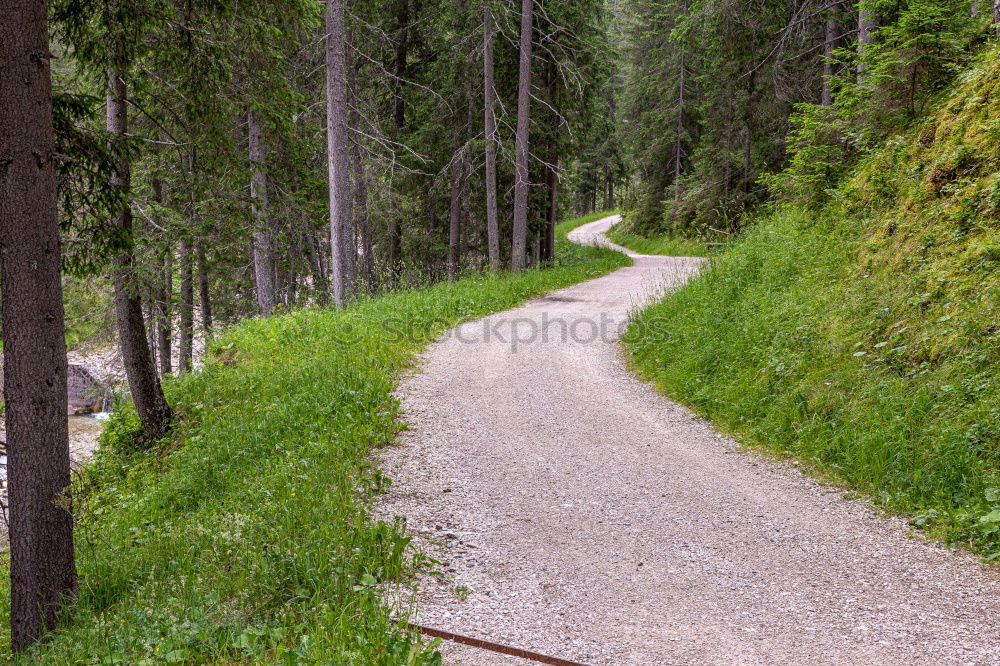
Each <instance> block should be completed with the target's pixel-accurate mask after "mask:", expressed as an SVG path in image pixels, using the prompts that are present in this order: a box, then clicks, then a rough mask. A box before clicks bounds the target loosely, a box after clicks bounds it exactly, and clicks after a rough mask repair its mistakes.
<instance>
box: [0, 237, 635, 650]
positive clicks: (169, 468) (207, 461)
mask: <svg viewBox="0 0 1000 666" xmlns="http://www.w3.org/2000/svg"><path fill="white" fill-rule="evenodd" d="M579 223H580V222H579V221H572V222H568V223H565V224H563V225H560V228H559V232H560V233H559V240H558V246H557V256H558V260H557V263H556V265H555V266H554V267H552V268H548V269H545V270H534V271H529V272H526V273H523V274H520V275H501V276H478V277H469V278H466V279H462V280H460V281H457V282H451V283H445V284H439V285H437V286H435V287H432V288H429V289H422V290H416V291H409V292H399V293H395V294H390V295H388V296H384V297H380V298H377V299H372V300H369V301H365V302H359V303H357V304H356V305H354V306H352V307H351V308H349V309H348V310H346V311H343V312H334V311H317V310H311V311H301V312H296V313H293V314H289V315H286V316H280V317H274V318H271V319H260V320H255V321H251V322H247V323H245V324H243V325H241V326H238V327H236V328H235V329H234V330H232V331H231V332H229V333H227V334H226V335H225V336H224V337H223V338H222V339H220V340H218V341H216V342H215V343H214V345H213V347H212V349H211V353H210V356H209V360H208V362H207V363H206V365H205V367H204V369H203V370H202V371H200V372H197V373H195V374H192V375H188V376H185V377H182V378H179V379H175V380H173V381H170V382H168V383H167V385H166V390H167V392H168V396H169V400H170V403H171V404H172V406H173V408H174V411H175V414H176V425H175V427H174V430H173V432H172V434H171V436H170V437H169V438H168V439H167V440H164V441H162V442H159V443H158V444H157V445H156V446H155V447H154V448H153V450H150V451H143V450H140V449H138V448H137V447H136V446H135V444H134V442H135V441H136V440H135V438H136V436H137V434H138V433H139V427H138V424H137V421H136V417H135V415H134V412H131V411H123V412H121V413H119V414H117V415H116V416H115V417H114V418H113V420H112V421H111V423H110V424H109V426H108V428H107V430H106V431H105V433H104V434H103V436H102V445H101V447H100V449H99V451H98V453H97V455H96V457H95V458H94V459H93V461H92V462H91V463H90V464H89V465H88V466H87V468H86V470H85V472H84V473H83V475H82V477H81V478H79V479H78V480H77V481H76V483H75V485H74V489H73V492H74V495H73V496H74V513H75V515H76V544H77V561H78V566H79V572H80V590H79V595H78V597H77V599H76V600H75V602H73V603H72V605H71V606H70V607H69V608H67V609H66V611H65V613H64V618H63V622H62V624H61V628H60V629H59V630H58V631H57V632H55V633H54V634H53V635H52V636H51V637H49V639H48V640H47V641H45V642H44V643H42V644H40V645H38V646H37V647H36V648H35V649H34V650H33V651H32V652H31V653H30V654H28V655H26V656H24V657H23V658H22V659H21V661H23V662H28V661H32V660H37V661H39V662H44V663H53V664H172V663H173V664H183V663H187V664H193V663H199V664H200V663H218V664H235V663H241V664H242V663H276V664H359V665H364V666H369V665H376V664H386V665H389V664H404V663H405V664H413V665H419V664H433V663H439V662H440V656H439V655H438V653H437V652H436V650H435V649H434V648H435V644H434V643H431V644H429V645H421V644H420V642H419V641H418V639H417V637H416V636H414V635H412V634H410V633H408V632H406V631H405V630H403V629H401V628H400V627H399V625H398V624H397V623H396V622H395V621H394V620H393V618H392V612H393V609H390V608H388V607H386V606H385V604H384V602H383V595H382V594H381V592H380V587H381V586H382V585H383V584H384V583H387V582H390V581H400V580H403V581H405V580H407V578H408V577H409V576H411V575H412V574H413V572H414V571H415V569H416V568H417V567H419V566H421V564H422V561H421V559H420V558H419V557H416V559H414V558H413V556H407V555H406V553H407V552H408V551H407V548H406V547H407V544H408V542H409V537H408V536H407V534H406V530H405V525H404V524H403V523H402V522H400V521H397V522H395V523H392V524H389V523H385V522H378V521H377V520H375V519H374V518H373V517H372V513H371V511H370V508H371V506H370V505H371V502H372V501H373V498H374V497H375V496H377V494H378V493H379V492H380V491H382V490H383V489H384V488H385V487H386V486H387V484H389V483H391V481H390V480H389V479H388V478H386V477H385V476H384V475H383V474H382V473H381V471H379V470H378V469H376V468H375V467H374V466H373V463H372V456H371V455H370V454H371V452H372V450H373V449H374V448H376V447H381V446H386V445H388V444H390V443H392V442H393V440H394V438H395V436H396V434H397V432H398V431H399V430H400V428H401V427H402V425H401V421H400V420H399V416H400V415H399V406H398V403H397V401H396V400H395V398H394V397H393V396H392V391H393V388H394V385H395V381H396V378H397V376H398V375H399V373H400V372H401V371H402V370H404V369H405V368H406V367H407V366H408V365H409V364H410V363H411V362H412V360H413V358H414V354H415V353H416V352H418V351H419V350H420V348H421V347H422V346H423V345H425V344H426V343H428V342H430V341H432V340H433V339H435V338H436V337H437V336H438V335H439V334H440V333H442V332H443V331H444V330H445V329H447V328H448V327H450V326H453V325H455V324H457V323H458V322H461V321H463V320H467V319H471V318H475V317H480V316H484V315H486V314H489V313H492V312H496V311H500V310H504V309H507V308H510V307H513V306H515V305H517V304H518V303H520V302H522V301H523V300H525V299H526V298H528V297H531V296H534V295H537V294H541V293H544V292H547V291H549V290H551V289H556V288H559V287H562V286H565V285H568V284H572V283H575V282H579V281H581V280H585V279H588V278H592V277H595V276H597V275H600V274H603V273H605V272H607V271H609V270H611V269H614V268H616V267H619V266H622V265H624V264H625V263H627V260H626V259H625V258H624V257H622V256H621V255H619V254H618V253H615V252H611V251H609V250H603V249H598V248H583V247H578V246H576V245H573V244H570V243H568V242H567V241H565V233H566V231H568V230H569V229H571V228H574V227H575V226H577V225H578V224H579ZM7 579H8V578H7V576H6V575H4V576H3V578H2V580H3V581H4V583H3V585H4V586H5V589H4V590H3V591H2V596H4V597H6V598H5V599H4V600H3V602H2V604H0V607H2V608H3V612H4V613H7V612H9V589H6V585H7ZM395 610H396V611H397V613H398V615H399V616H400V617H405V615H406V610H407V609H395ZM7 626H8V618H6V617H3V618H0V627H3V629H4V631H6V630H7ZM2 641H3V642H2V647H0V652H2V654H4V655H5V656H7V657H8V658H9V657H10V653H9V636H3V637H2Z"/></svg>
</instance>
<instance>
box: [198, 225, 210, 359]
mask: <svg viewBox="0 0 1000 666" xmlns="http://www.w3.org/2000/svg"><path fill="white" fill-rule="evenodd" d="M210 296H211V295H210V294H209V291H208V260H207V259H206V258H205V242H204V241H201V242H199V243H198V301H199V305H201V329H202V332H203V333H204V334H205V342H208V341H209V340H211V339H212V300H211V298H210Z"/></svg>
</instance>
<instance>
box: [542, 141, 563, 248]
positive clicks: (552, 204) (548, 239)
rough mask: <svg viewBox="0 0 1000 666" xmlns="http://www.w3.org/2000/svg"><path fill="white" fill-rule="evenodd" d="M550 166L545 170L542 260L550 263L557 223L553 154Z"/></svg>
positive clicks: (556, 169) (557, 189)
mask: <svg viewBox="0 0 1000 666" xmlns="http://www.w3.org/2000/svg"><path fill="white" fill-rule="evenodd" d="M551 159H552V166H551V167H550V168H549V169H548V170H547V172H548V181H549V183H548V184H549V205H548V214H547V215H546V216H545V217H546V218H547V221H548V224H547V225H546V233H545V252H544V256H543V259H544V260H545V261H546V262H548V263H550V264H551V263H552V262H553V260H554V259H555V256H556V223H557V222H558V221H559V219H558V218H559V173H558V168H559V166H558V162H559V158H558V156H556V155H555V154H554V152H553V154H552V157H551Z"/></svg>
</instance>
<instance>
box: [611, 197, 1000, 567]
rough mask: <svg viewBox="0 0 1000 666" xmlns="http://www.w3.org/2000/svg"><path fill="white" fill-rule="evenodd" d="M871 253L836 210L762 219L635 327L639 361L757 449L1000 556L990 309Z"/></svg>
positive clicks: (998, 386)
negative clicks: (872, 259)
mask: <svg viewBox="0 0 1000 666" xmlns="http://www.w3.org/2000/svg"><path fill="white" fill-rule="evenodd" d="M865 244H866V240H865V237H864V234H863V231H862V227H861V226H860V225H858V224H856V223H852V222H850V221H849V220H847V221H845V220H844V218H838V217H836V216H832V215H831V216H825V217H822V216H821V217H819V218H817V217H816V216H815V215H814V214H809V213H806V212H805V211H802V210H799V209H788V210H785V211H782V212H779V213H776V214H774V215H772V216H770V217H767V218H765V219H762V220H760V221H758V222H757V224H756V226H754V227H753V228H752V229H751V230H750V231H749V232H748V233H747V234H746V236H745V237H743V238H742V239H741V240H740V241H739V242H738V243H737V244H735V245H734V246H733V247H732V248H731V249H730V251H729V252H727V254H726V255H725V257H723V258H718V259H716V260H715V261H714V262H713V264H712V266H711V268H710V269H708V270H706V271H705V272H703V273H702V274H701V275H700V276H699V277H697V278H695V279H694V280H693V281H692V282H691V283H690V284H689V285H688V286H687V287H685V288H684V289H682V290H680V291H678V292H676V293H674V294H671V295H669V296H668V297H667V298H666V299H665V300H664V301H663V302H661V303H659V304H658V305H655V306H654V307H652V308H650V309H648V310H646V311H645V312H643V313H642V314H641V315H640V316H639V317H638V319H637V322H636V324H635V325H634V328H633V331H634V332H635V334H634V336H633V337H630V338H629V340H630V342H629V352H630V354H631V357H632V359H633V361H634V363H635V365H636V366H637V367H638V368H639V369H640V371H641V373H642V374H643V375H645V376H646V377H647V378H648V379H651V380H653V381H654V382H655V383H656V384H658V386H659V387H660V388H661V389H662V390H663V391H664V392H666V393H667V394H669V395H671V396H673V397H676V398H677V399H679V400H681V401H682V402H684V403H686V404H688V405H689V406H691V407H692V408H694V409H695V410H696V411H697V412H699V413H701V414H703V415H705V416H707V417H708V418H711V419H712V420H714V421H715V422H716V423H718V424H720V425H721V426H722V427H723V428H725V429H727V430H729V431H730V432H733V433H735V434H737V435H738V436H739V437H740V439H742V440H743V441H744V442H746V443H749V444H751V445H756V446H759V447H763V448H766V449H768V450H770V451H772V452H774V453H777V454H779V455H791V456H795V457H797V458H798V459H800V460H802V461H804V462H806V464H807V465H809V466H810V467H811V468H812V469H813V471H814V472H816V473H818V474H820V475H822V476H825V477H827V478H830V479H832V480H834V481H836V482H839V483H841V484H844V485H846V486H848V487H851V488H854V489H856V490H859V491H861V492H863V493H866V494H868V495H870V496H871V497H873V498H874V499H875V500H876V501H877V502H878V503H880V504H882V505H883V506H885V507H887V508H888V509H890V510H892V511H895V512H899V513H903V514H905V515H907V516H909V517H910V518H911V520H912V522H913V524H914V525H916V526H919V527H924V528H927V529H928V530H930V531H931V532H932V533H933V534H934V535H935V536H938V537H941V538H943V539H945V540H947V541H949V542H952V543H961V544H965V545H971V546H972V547H973V548H974V549H975V550H976V551H978V552H979V553H981V554H983V555H985V556H987V557H988V558H997V557H1000V539H998V530H997V528H996V526H997V522H998V519H1000V512H998V511H997V509H1000V494H998V491H997V488H1000V474H998V462H1000V425H998V424H1000V373H997V371H996V370H997V367H1000V343H998V340H997V335H996V333H995V332H994V333H993V334H992V335H986V336H984V335H982V332H981V331H982V330H989V329H983V328H982V326H981V325H982V324H983V322H977V321H976V318H977V309H978V310H982V308H983V307H984V305H985V303H983V302H980V303H979V304H978V305H977V303H976V302H970V301H966V302H961V301H958V300H957V299H956V300H951V298H955V296H954V295H953V294H952V295H951V296H950V297H949V296H947V295H944V294H942V293H936V294H934V293H931V292H930V291H925V289H927V287H926V286H922V285H921V284H914V285H910V284H906V283H905V282H904V280H903V279H902V278H901V275H900V273H899V272H897V271H890V270H885V269H884V268H882V267H874V266H872V265H864V266H862V265H859V264H858V263H856V262H857V257H858V254H859V252H861V251H862V248H863V247H864V246H865ZM995 312H996V311H995V310H992V313H993V315H992V316H995ZM979 314H987V315H989V312H985V313H982V312H980V313H979ZM994 321H995V320H994ZM639 331H653V332H655V335H654V334H648V333H643V334H640V333H638V332H639ZM991 516H992V518H991Z"/></svg>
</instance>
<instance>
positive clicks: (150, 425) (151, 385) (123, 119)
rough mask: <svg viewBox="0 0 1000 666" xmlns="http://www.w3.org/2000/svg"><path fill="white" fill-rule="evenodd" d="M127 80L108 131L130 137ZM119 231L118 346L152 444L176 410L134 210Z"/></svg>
mask: <svg viewBox="0 0 1000 666" xmlns="http://www.w3.org/2000/svg"><path fill="white" fill-rule="evenodd" d="M125 92H126V91H125V81H124V79H123V78H122V75H121V74H120V73H119V72H117V71H112V72H111V73H110V75H109V77H108V100H107V114H108V131H109V132H110V133H111V134H116V135H119V136H124V135H125V134H126V133H127V132H128V106H127V102H126V96H125ZM113 183H114V184H115V185H120V186H124V187H126V188H127V187H128V186H129V184H130V173H129V164H128V162H127V161H123V162H122V164H121V165H120V166H119V170H118V173H117V174H115V177H114V180H113ZM116 224H117V226H118V229H119V231H120V232H121V234H122V237H123V238H124V239H125V240H126V242H127V243H128V245H127V246H126V248H125V249H124V250H122V251H121V252H120V253H119V254H118V256H117V257H116V258H115V260H114V267H113V268H114V272H113V278H114V279H113V281H114V285H115V315H116V316H117V319H118V343H119V346H120V347H121V352H122V361H123V363H124V365H125V374H126V376H127V377H128V384H129V391H130V392H131V394H132V400H133V402H135V409H136V412H137V413H138V415H139V420H140V421H141V422H142V429H143V434H144V435H145V438H146V440H147V442H150V443H151V442H153V441H154V440H157V439H159V438H160V437H163V436H164V435H165V434H166V433H167V430H168V429H169V428H170V407H169V405H167V400H166V398H164V397H163V388H162V387H161V386H160V379H159V377H157V375H156V367H155V366H154V365H153V358H152V354H151V353H150V351H149V344H148V343H147V342H146V331H145V328H144V324H143V321H142V299H141V298H140V296H139V285H138V279H137V276H136V271H135V256H134V255H133V253H132V238H133V236H132V209H131V207H130V206H129V205H126V206H125V207H124V208H123V209H122V210H121V212H119V213H118V218H117V220H116Z"/></svg>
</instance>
